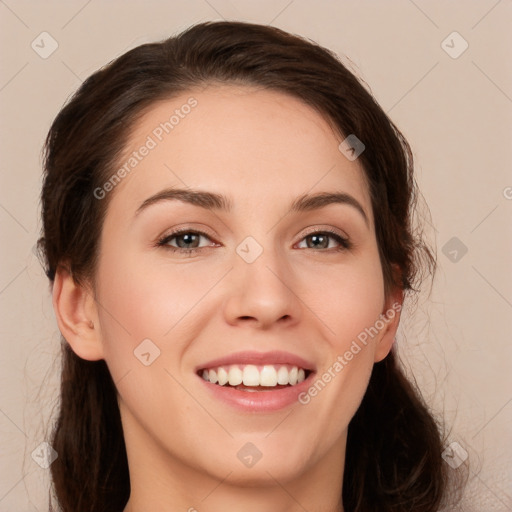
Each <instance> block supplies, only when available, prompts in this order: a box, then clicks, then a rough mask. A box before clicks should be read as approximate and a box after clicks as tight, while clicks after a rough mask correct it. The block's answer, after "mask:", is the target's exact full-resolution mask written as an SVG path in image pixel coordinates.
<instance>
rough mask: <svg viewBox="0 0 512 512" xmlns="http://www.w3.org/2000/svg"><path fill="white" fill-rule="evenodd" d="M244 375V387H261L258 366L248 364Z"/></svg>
mask: <svg viewBox="0 0 512 512" xmlns="http://www.w3.org/2000/svg"><path fill="white" fill-rule="evenodd" d="M243 375H244V378H243V383H244V386H259V385H260V372H259V371H258V368H256V366H254V365H252V364H248V365H247V366H246V367H244V371H243ZM210 382H211V381H210Z"/></svg>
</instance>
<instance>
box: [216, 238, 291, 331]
mask: <svg viewBox="0 0 512 512" xmlns="http://www.w3.org/2000/svg"><path fill="white" fill-rule="evenodd" d="M231 280H232V283H231V284H232V290H231V291H230V294H229V299H228V301H227V303H226V309H225V314H226V319H227V320H228V322H230V323H236V322H239V321H241V320H248V319H252V320H253V321H256V322H257V323H258V324H259V325H261V326H268V325H270V324H272V323H273V322H276V321H279V320H282V319H286V320H287V321H288V322H289V323H291V322H292V321H294V320H297V319H298V318H299V314H300V301H299V299H298V297H297V295H296V292H294V291H293V273H292V272H291V271H290V269H289V267H288V265H287V262H286V260H285V255H284V254H283V253H282V252H281V251H280V250H278V248H276V247H274V246H273V244H272V238H271V237H267V238H266V239H265V245H263V244H260V243H259V242H258V241H257V240H256V239H255V238H254V237H250V236H249V237H247V238H245V239H244V240H243V241H242V242H241V243H240V244H239V245H238V246H237V248H236V254H235V259H234V265H233V271H232V272H231Z"/></svg>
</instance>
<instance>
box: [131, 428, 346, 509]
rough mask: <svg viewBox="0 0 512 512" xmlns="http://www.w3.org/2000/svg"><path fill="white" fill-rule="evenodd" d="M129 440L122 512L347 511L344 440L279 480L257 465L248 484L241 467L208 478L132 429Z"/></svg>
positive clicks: (269, 470)
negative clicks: (128, 490)
mask: <svg viewBox="0 0 512 512" xmlns="http://www.w3.org/2000/svg"><path fill="white" fill-rule="evenodd" d="M130 437H132V438H131V439H130ZM125 441H126V447H127V454H128V463H129V470H130V488H131V494H130V499H129V501H128V503H127V505H126V508H125V509H124V512H147V511H148V510H183V511H187V512H202V511H204V510H208V512H225V511H226V510H244V512H260V511H261V510H265V511H266V512H304V510H307V511H309V512H343V506H342V500H341V493H342V482H343V468H344V459H345V446H346V435H345V436H344V437H343V439H342V440H340V442H339V443H338V444H337V445H336V446H334V447H333V448H332V449H331V450H329V451H328V453H326V454H325V455H324V456H323V457H322V458H320V459H319V460H318V461H317V462H316V463H315V464H313V465H309V466H308V465H305V468H306V469H305V470H304V471H302V472H300V473H296V474H293V473H288V474H287V475H281V474H277V473H276V472H275V471H274V472H273V471H272V468H271V467H267V468H263V466H260V468H257V466H254V468H252V469H251V471H253V470H256V471H258V469H259V472H258V473H256V472H255V473H254V479H251V480H250V481H248V480H247V479H246V478H245V479H242V478H241V477H240V474H239V473H238V471H239V468H237V467H233V468H232V469H231V470H230V469H228V470H227V471H226V472H225V474H224V475H222V476H215V475H212V474H208V473H206V472H204V470H202V468H199V467H193V466H192V465H189V464H187V461H183V460H178V459H176V458H175V457H172V455H171V454H169V453H168V452H164V451H163V450H162V447H161V446H159V445H158V446H157V445H156V444H155V443H154V442H153V440H152V439H151V438H150V436H149V435H145V436H144V437H141V432H137V433H136V435H135V432H134V431H133V429H131V428H130V429H128V431H127V430H126V429H125ZM251 476H252V475H251Z"/></svg>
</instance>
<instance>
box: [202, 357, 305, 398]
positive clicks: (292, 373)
mask: <svg viewBox="0 0 512 512" xmlns="http://www.w3.org/2000/svg"><path fill="white" fill-rule="evenodd" d="M197 373H198V375H199V376H200V377H202V378H203V379H204V380H205V381H207V382H209V383H211V384H216V385H218V386H225V387H231V388H234V389H237V390H239V391H248V392H251V391H253V392H254V391H274V390H278V389H283V388H286V387H293V386H296V385H297V384H300V383H301V382H303V381H304V380H305V379H307V378H308V377H309V375H310V374H311V370H307V369H304V368H300V367H298V366H293V365H287V364H276V365H273V364H268V365H267V364H266V365H253V364H239V365H237V364H232V365H229V366H217V367H214V368H203V369H201V370H199V371H198V372H197Z"/></svg>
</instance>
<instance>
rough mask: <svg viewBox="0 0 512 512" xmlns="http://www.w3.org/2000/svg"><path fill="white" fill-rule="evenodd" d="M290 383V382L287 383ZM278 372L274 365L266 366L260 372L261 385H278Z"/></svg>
mask: <svg viewBox="0 0 512 512" xmlns="http://www.w3.org/2000/svg"><path fill="white" fill-rule="evenodd" d="M286 384H288V382H287V383H286ZM276 385H277V372H276V369H275V368H274V367H273V366H268V365H266V366H264V367H263V368H262V370H261V372H260V386H269V387H270V386H276Z"/></svg>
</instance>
